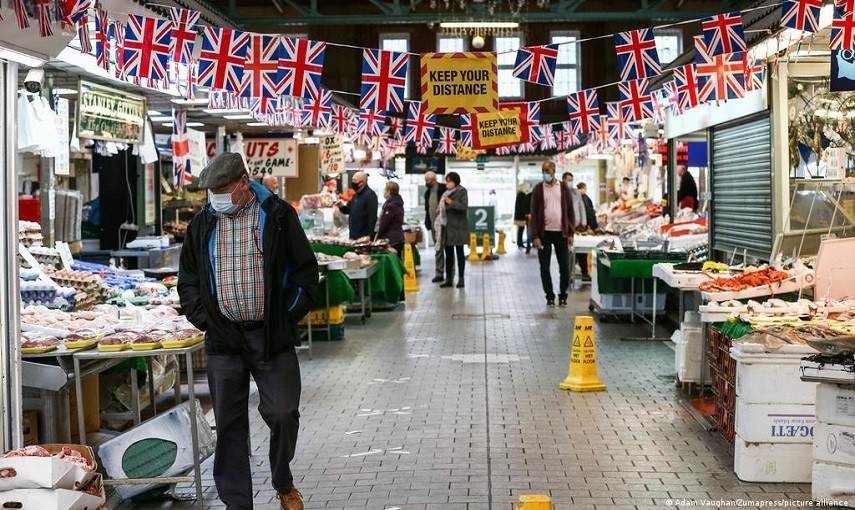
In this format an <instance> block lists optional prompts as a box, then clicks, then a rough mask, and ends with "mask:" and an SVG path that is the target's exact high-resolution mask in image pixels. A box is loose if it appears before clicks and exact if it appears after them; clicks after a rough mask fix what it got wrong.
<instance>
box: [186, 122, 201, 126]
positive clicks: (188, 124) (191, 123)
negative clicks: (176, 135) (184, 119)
mask: <svg viewBox="0 0 855 510" xmlns="http://www.w3.org/2000/svg"><path fill="white" fill-rule="evenodd" d="M204 125H205V124H204V123H202V122H188V123H187V127H202V126H204Z"/></svg>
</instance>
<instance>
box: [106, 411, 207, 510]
mask: <svg viewBox="0 0 855 510" xmlns="http://www.w3.org/2000/svg"><path fill="white" fill-rule="evenodd" d="M194 404H195V406H196V426H197V430H198V435H199V455H200V457H201V458H200V460H199V461H200V462H201V461H202V460H204V459H206V458H208V457H209V456H211V454H213V453H214V445H215V444H216V439H215V438H214V433H213V431H212V430H211V427H210V425H208V422H207V421H206V420H205V415H204V413H203V412H202V406H200V405H199V401H198V400H197V401H195V402H194ZM192 437H193V436H192V435H191V433H190V403H189V402H185V403H183V404H181V405H179V406H176V407H174V408H172V409H170V410H169V411H167V412H165V413H163V414H159V415H157V416H155V417H154V418H151V419H150V420H146V421H144V422H142V423H140V424H139V425H137V426H136V427H134V428H132V429H130V430H128V431H127V432H125V433H124V434H122V435H120V436H118V437H116V438H115V439H111V440H109V441H107V442H106V443H104V444H102V445H101V447H100V448H99V449H98V457H99V458H100V459H101V464H102V465H103V466H104V469H105V470H106V471H107V474H108V475H109V476H110V478H114V479H123V478H151V477H166V476H181V475H183V474H184V473H186V472H187V471H188V470H190V469H191V468H192V467H193V465H194V462H193V439H192ZM155 487H156V486H154V485H119V486H117V487H116V492H117V493H118V494H119V495H120V496H121V497H123V498H125V499H127V498H131V497H133V496H136V495H138V494H142V493H143V492H146V491H148V490H151V489H153V488H155Z"/></svg>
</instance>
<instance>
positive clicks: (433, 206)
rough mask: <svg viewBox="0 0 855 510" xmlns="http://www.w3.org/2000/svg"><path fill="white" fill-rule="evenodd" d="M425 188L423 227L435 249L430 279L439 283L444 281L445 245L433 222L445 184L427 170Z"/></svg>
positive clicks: (435, 218)
mask: <svg viewBox="0 0 855 510" xmlns="http://www.w3.org/2000/svg"><path fill="white" fill-rule="evenodd" d="M425 188H426V189H425V228H427V229H428V230H429V231H430V233H431V237H432V240H433V246H434V250H436V272H435V273H434V277H433V280H431V281H432V282H433V283H441V282H444V281H445V276H444V275H445V246H443V245H442V242H441V239H440V238H439V236H438V235H437V230H438V229H437V228H435V227H434V224H435V223H436V220H437V217H438V216H439V203H440V202H441V200H442V195H443V194H444V193H445V184H443V183H441V182H439V181H438V180H437V178H436V173H434V172H427V173H426V174H425Z"/></svg>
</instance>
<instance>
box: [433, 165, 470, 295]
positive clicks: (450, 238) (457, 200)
mask: <svg viewBox="0 0 855 510" xmlns="http://www.w3.org/2000/svg"><path fill="white" fill-rule="evenodd" d="M468 210H469V194H468V192H467V191H466V188H464V187H463V186H461V185H460V174H458V173H457V172H449V173H448V175H446V176H445V193H443V195H442V199H441V200H440V203H439V224H440V225H442V244H443V246H445V282H443V284H442V285H440V287H444V288H447V287H452V286H453V285H454V283H453V280H454V269H455V267H454V262H455V260H454V259H455V256H456V258H457V272H458V276H457V288H458V289H462V288H463V287H465V286H466V280H465V278H464V271H465V270H466V257H465V256H464V254H463V247H464V246H466V244H467V243H468V242H469V219H468V216H467V212H468Z"/></svg>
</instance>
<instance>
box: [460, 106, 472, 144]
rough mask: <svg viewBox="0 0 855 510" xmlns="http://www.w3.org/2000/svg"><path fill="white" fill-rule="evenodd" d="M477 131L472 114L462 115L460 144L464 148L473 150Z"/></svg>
mask: <svg viewBox="0 0 855 510" xmlns="http://www.w3.org/2000/svg"><path fill="white" fill-rule="evenodd" d="M475 129H476V128H475V123H474V122H472V115H471V114H469V113H464V114H462V115H460V144H461V145H462V146H463V147H468V148H472V140H473V138H474V135H475Z"/></svg>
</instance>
